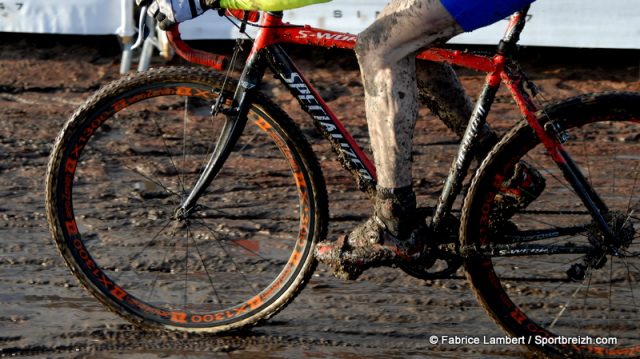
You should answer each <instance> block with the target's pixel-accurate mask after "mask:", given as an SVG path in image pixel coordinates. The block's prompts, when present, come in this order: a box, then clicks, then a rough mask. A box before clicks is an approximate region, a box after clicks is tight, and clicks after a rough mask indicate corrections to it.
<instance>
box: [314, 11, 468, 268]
mask: <svg viewBox="0 0 640 359" xmlns="http://www.w3.org/2000/svg"><path fill="white" fill-rule="evenodd" d="M460 32H462V28H461V27H459V26H458V25H457V24H456V22H455V20H453V18H452V17H451V16H450V15H449V13H448V12H447V11H446V9H445V8H444V7H443V6H442V5H441V4H440V3H439V2H438V1H430V0H408V1H407V0H398V1H391V2H390V3H389V4H388V5H387V7H385V9H384V10H383V11H382V13H381V14H380V16H379V17H378V19H377V20H376V21H375V22H374V23H373V24H372V25H371V26H370V27H368V28H367V29H366V30H365V31H364V32H362V33H361V34H360V35H359V37H358V43H357V45H356V54H357V56H358V61H359V63H360V68H361V72H362V77H363V83H364V87H365V106H366V114H367V122H368V125H369V135H370V137H371V143H372V147H373V154H374V160H375V162H376V169H377V174H378V190H377V194H376V198H375V200H374V215H373V217H371V218H370V219H368V220H367V221H366V222H365V223H363V224H361V225H359V226H358V227H356V228H355V229H354V230H353V231H352V232H351V233H350V234H349V235H348V236H347V238H344V237H343V238H341V240H339V241H338V242H337V243H335V244H333V243H321V244H320V245H319V246H318V251H317V257H318V259H320V260H321V261H323V262H325V263H327V264H330V265H332V266H333V267H334V268H335V269H336V274H337V275H340V276H343V277H348V278H353V277H356V276H357V275H359V274H360V272H361V271H362V270H364V269H366V268H369V267H373V266H379V265H388V264H392V263H395V262H397V261H406V262H410V261H412V260H414V259H415V258H419V257H420V256H421V254H422V252H423V250H424V244H423V243H422V242H421V237H422V234H421V233H422V232H421V229H422V227H423V226H421V224H420V221H419V218H418V217H417V216H416V213H415V212H416V199H415V194H414V193H413V189H412V186H411V182H412V178H411V165H412V159H411V147H412V143H411V142H412V137H413V129H414V126H415V121H416V116H417V110H418V109H417V87H416V78H415V68H416V65H415V52H416V51H417V50H418V49H420V48H422V47H425V46H428V45H431V44H432V43H434V42H436V41H445V40H447V39H449V38H450V37H452V36H454V35H456V34H458V33H460Z"/></svg>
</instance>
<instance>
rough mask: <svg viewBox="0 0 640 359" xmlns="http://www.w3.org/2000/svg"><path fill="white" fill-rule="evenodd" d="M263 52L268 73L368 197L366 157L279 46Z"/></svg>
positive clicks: (371, 177) (370, 169) (371, 176)
mask: <svg viewBox="0 0 640 359" xmlns="http://www.w3.org/2000/svg"><path fill="white" fill-rule="evenodd" d="M264 51H265V52H266V55H267V56H266V59H267V61H268V63H269V66H270V67H271V69H272V71H273V72H274V73H276V74H278V76H279V77H280V79H281V80H282V83H283V84H284V85H285V86H287V88H288V89H289V91H290V92H291V94H292V95H293V96H294V97H295V98H296V99H297V100H298V102H299V103H300V106H301V107H302V109H303V110H304V111H305V112H307V113H308V114H309V115H310V116H311V117H312V118H313V120H314V123H315V125H316V127H317V128H318V129H319V130H320V132H322V134H323V135H324V137H325V138H326V139H327V140H329V142H331V144H332V147H333V150H334V151H335V152H336V153H337V155H338V158H339V159H340V162H341V163H342V166H343V167H345V168H346V169H348V170H349V172H351V174H352V175H353V177H354V179H355V180H356V183H357V185H358V188H359V189H360V190H361V191H363V192H365V193H367V194H368V195H369V196H372V195H373V194H374V193H375V185H376V172H375V167H374V166H373V164H372V163H371V161H370V160H369V158H368V157H367V155H366V154H365V153H364V152H363V151H362V149H361V148H360V146H358V144H357V143H356V142H355V140H354V139H353V137H352V136H351V134H349V132H348V131H347V129H346V128H345V127H344V126H343V125H342V123H341V122H340V120H338V118H337V117H336V116H335V114H334V113H333V112H332V111H331V109H329V107H328V106H327V104H326V103H325V102H324V100H323V99H322V97H320V95H319V94H318V92H317V91H316V90H315V89H314V88H313V86H312V85H311V83H309V81H308V80H307V79H306V78H305V77H304V76H303V74H302V72H301V71H300V70H299V69H298V68H297V67H296V66H295V64H294V63H293V61H292V60H291V59H290V58H289V56H288V55H287V54H286V53H285V52H284V50H282V48H281V47H280V46H279V45H272V46H269V47H268V48H267V49H265V50H264Z"/></svg>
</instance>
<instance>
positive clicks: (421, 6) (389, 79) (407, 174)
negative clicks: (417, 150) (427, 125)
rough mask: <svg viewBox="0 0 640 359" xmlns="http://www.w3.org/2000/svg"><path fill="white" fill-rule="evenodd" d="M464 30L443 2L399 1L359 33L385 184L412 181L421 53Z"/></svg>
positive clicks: (369, 117) (358, 48)
mask: <svg viewBox="0 0 640 359" xmlns="http://www.w3.org/2000/svg"><path fill="white" fill-rule="evenodd" d="M462 31H463V30H462V28H461V27H460V26H458V25H457V24H456V22H455V21H454V20H453V18H452V17H451V15H449V13H448V12H447V10H446V9H445V8H444V7H443V6H442V4H441V3H440V1H438V0H397V1H391V2H390V3H389V4H388V5H387V6H386V7H385V8H384V9H383V11H382V13H381V14H380V16H379V17H378V19H377V20H376V21H375V22H374V23H373V24H372V25H371V26H369V27H368V28H367V29H366V30H364V31H363V32H362V33H361V34H359V36H358V43H357V45H356V55H357V56H358V61H359V63H360V69H361V72H362V77H363V83H364V85H365V106H366V114H367V122H368V125H369V135H370V137H371V144H372V148H373V155H374V160H375V163H376V169H377V173H378V185H379V186H381V187H385V188H400V187H407V186H410V185H411V169H412V160H411V148H412V143H411V142H412V137H413V129H414V126H415V121H416V115H417V87H416V78H415V69H416V65H415V52H416V51H417V50H418V49H420V48H422V47H425V46H429V45H431V44H433V43H435V42H441V41H446V40H447V39H449V38H451V37H452V36H454V35H456V34H459V33H461V32H462Z"/></svg>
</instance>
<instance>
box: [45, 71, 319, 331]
mask: <svg viewBox="0 0 640 359" xmlns="http://www.w3.org/2000/svg"><path fill="white" fill-rule="evenodd" d="M180 82H186V83H196V84H199V85H206V86H210V87H211V88H215V89H218V88H220V86H221V85H222V83H223V75H222V74H219V73H216V72H212V71H210V70H207V69H204V68H196V67H167V68H159V69H151V70H149V71H147V72H142V73H135V74H132V75H128V76H126V77H123V78H121V79H119V80H116V81H114V82H111V83H109V84H107V85H106V86H104V87H102V88H101V89H100V90H99V91H98V92H96V93H95V94H94V95H93V96H92V97H91V98H89V99H88V100H87V101H86V102H85V103H84V104H83V105H82V106H81V107H80V108H79V109H78V110H77V111H76V112H75V113H74V114H73V115H72V117H71V118H70V120H69V121H68V122H67V123H66V124H65V125H64V127H63V129H62V131H61V132H60V134H59V135H58V136H57V138H56V141H55V145H54V148H53V150H52V154H51V156H50V159H49V163H48V167H47V178H46V212H47V219H48V222H49V230H50V232H51V234H52V236H53V237H54V239H55V242H56V246H57V247H58V250H59V251H60V253H61V255H62V257H63V258H64V260H65V262H66V264H67V266H68V267H69V269H70V270H71V271H72V273H73V274H74V276H75V277H76V278H77V279H78V280H79V282H80V283H81V285H82V286H83V287H85V288H86V289H87V290H88V291H89V292H91V293H92V294H93V295H94V296H95V297H96V298H97V299H98V300H100V301H101V302H102V303H103V304H104V305H105V306H106V307H107V308H109V309H110V310H111V311H113V312H114V313H116V314H118V315H120V316H121V317H123V318H125V319H127V320H128V321H130V322H132V323H133V324H135V325H137V326H140V327H143V328H149V329H165V330H166V329H169V330H179V331H191V332H210V333H219V332H224V331H229V330H237V329H241V328H242V329H244V328H246V327H250V326H253V325H257V324H259V323H261V322H263V321H265V320H267V319H269V318H270V317H272V316H273V315H275V314H276V313H278V312H279V311H281V310H282V309H284V308H285V307H286V305H287V304H289V303H290V302H291V301H292V300H293V299H294V298H295V297H296V295H297V294H299V293H300V291H301V290H302V289H303V288H304V287H305V285H306V283H307V282H308V280H309V278H310V277H311V275H312V274H313V272H314V270H315V268H316V266H317V262H316V260H315V258H314V256H313V248H314V247H315V244H316V243H317V242H318V241H320V240H322V239H324V238H325V237H326V233H327V219H328V205H327V193H326V187H325V182H324V177H323V175H322V172H321V169H320V165H319V163H318V160H317V158H316V156H315V154H314V152H313V150H312V148H311V146H310V145H309V143H308V141H307V140H306V139H305V138H304V136H303V134H302V132H301V131H300V129H299V128H298V127H297V125H296V124H295V123H294V122H293V120H292V119H291V118H290V117H289V116H288V115H287V114H286V113H285V112H284V111H283V110H282V109H280V108H279V107H278V106H277V105H276V104H274V103H273V102H272V101H270V100H269V99H268V98H266V97H265V96H264V95H263V94H260V93H258V94H257V96H256V98H255V100H254V104H255V105H257V106H259V107H260V108H261V110H262V111H263V112H264V113H266V114H268V116H269V117H270V118H271V119H273V123H272V125H277V126H278V127H279V128H280V130H281V133H283V134H284V137H285V141H286V145H287V147H288V148H289V149H290V150H291V151H292V152H294V151H295V153H297V154H298V156H299V158H300V159H301V160H302V162H303V163H304V169H303V170H304V171H305V172H306V173H307V175H308V177H309V180H310V182H311V183H310V185H309V186H308V187H310V189H311V192H312V194H313V200H314V204H315V208H313V210H314V214H313V217H314V221H315V222H314V223H315V225H314V228H313V232H314V233H313V238H312V239H313V243H312V244H311V249H310V251H309V253H308V256H307V258H306V259H305V260H304V263H303V264H302V266H303V267H304V268H303V269H302V270H301V271H300V273H298V274H297V276H296V279H295V281H294V283H293V284H292V285H290V286H289V288H288V289H287V290H286V292H284V293H283V294H282V295H281V296H280V297H279V298H278V299H276V300H275V301H274V302H273V303H271V304H270V305H269V306H268V307H266V308H264V309H262V310H261V311H260V312H258V313H256V314H254V315H252V316H251V317H249V318H246V319H244V320H242V321H240V322H235V323H232V324H230V325H225V326H212V327H208V328H189V327H178V326H167V325H164V324H162V323H157V322H155V321H150V320H148V319H147V318H143V317H140V316H138V315H134V314H132V313H130V312H129V311H127V310H125V309H123V307H122V306H120V305H118V304H117V303H114V302H113V301H112V300H111V299H109V298H108V297H106V296H105V295H104V294H103V293H102V291H100V290H99V289H97V288H96V287H95V286H94V285H93V284H92V283H91V281H90V280H89V279H87V277H86V276H85V275H84V274H83V272H82V271H81V269H79V268H78V265H77V264H76V262H75V260H74V256H73V255H72V253H71V252H70V249H69V248H68V246H69V243H68V242H67V240H66V238H65V236H64V234H63V231H62V229H61V223H60V222H59V216H58V215H57V208H58V199H57V197H56V193H55V192H56V189H57V188H58V184H59V183H58V181H59V179H58V173H59V171H60V166H61V163H62V161H63V160H64V158H63V157H64V153H65V148H66V147H67V146H69V144H70V142H71V141H72V140H73V139H72V137H73V136H74V134H75V132H76V131H77V130H78V129H79V128H80V127H81V126H82V125H83V121H84V119H85V118H87V116H88V115H89V114H90V113H91V112H92V111H95V110H96V109H97V108H99V107H100V106H101V104H102V103H105V102H108V101H109V99H110V98H112V97H114V96H117V95H119V94H122V93H125V92H127V91H131V90H135V89H137V88H140V87H144V86H148V85H160V84H163V83H180ZM236 86H237V83H236V82H235V81H234V80H228V81H227V85H226V89H227V91H233V89H235V88H236ZM231 95H232V94H231Z"/></svg>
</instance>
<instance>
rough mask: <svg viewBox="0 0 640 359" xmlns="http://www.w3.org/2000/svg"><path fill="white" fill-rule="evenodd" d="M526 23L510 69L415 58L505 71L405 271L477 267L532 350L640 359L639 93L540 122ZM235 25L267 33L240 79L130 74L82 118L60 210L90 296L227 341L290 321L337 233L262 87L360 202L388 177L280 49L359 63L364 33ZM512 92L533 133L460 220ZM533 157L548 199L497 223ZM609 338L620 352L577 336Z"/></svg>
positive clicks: (55, 215)
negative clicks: (499, 99) (302, 115)
mask: <svg viewBox="0 0 640 359" xmlns="http://www.w3.org/2000/svg"><path fill="white" fill-rule="evenodd" d="M527 11H528V8H525V9H524V10H522V11H520V12H517V13H515V14H514V15H513V16H512V18H511V21H510V23H509V26H508V30H507V32H506V34H505V36H504V38H503V39H502V40H501V41H500V44H499V46H498V49H497V51H496V54H495V55H493V56H485V55H482V54H475V53H467V52H462V51H458V50H448V49H435V48H434V49H428V50H424V51H422V52H420V53H419V54H418V55H417V58H419V59H422V60H429V61H440V62H446V63H449V64H452V65H457V66H462V67H466V68H470V69H473V70H476V71H480V72H485V73H487V74H488V75H487V79H486V83H485V85H484V87H483V90H482V93H481V95H480V98H479V99H478V104H477V106H476V108H475V110H474V113H473V115H472V117H471V119H470V121H469V125H468V127H467V130H466V132H465V134H464V137H463V138H462V141H461V145H460V148H459V150H458V154H457V156H456V158H455V159H454V160H453V163H452V165H451V168H450V174H449V176H448V177H447V180H446V183H445V186H444V189H443V191H442V193H441V195H440V198H439V201H438V203H437V206H436V207H435V208H432V209H429V210H428V211H427V212H428V213H427V214H428V215H429V216H430V218H431V220H430V223H429V225H430V228H431V232H432V236H433V238H429V241H430V242H429V243H430V252H429V256H428V258H425V260H424V263H422V264H421V267H412V268H403V269H404V270H405V271H406V272H408V273H409V274H412V275H414V276H417V277H419V278H447V277H449V276H451V275H452V274H454V273H455V272H456V271H457V270H458V269H459V268H460V267H461V266H462V265H464V268H465V273H466V276H467V278H468V280H469V281H470V283H471V285H472V287H473V288H474V292H475V294H476V296H477V297H478V299H479V301H480V303H481V304H482V306H483V307H484V308H485V309H486V310H487V312H488V313H489V315H490V316H491V317H492V318H493V319H494V321H496V323H497V324H499V325H500V326H501V327H502V328H503V329H505V330H506V331H507V332H508V333H509V334H510V335H512V336H515V337H523V338H525V339H526V340H525V341H524V342H525V343H526V345H527V346H528V347H529V348H531V349H533V350H536V351H539V352H542V353H545V354H547V355H556V356H565V355H571V356H586V357H635V356H638V355H640V345H639V344H638V343H637V335H636V334H635V333H636V331H637V328H638V326H637V322H638V320H637V319H638V309H637V307H635V300H636V299H635V296H636V294H638V295H640V292H638V291H637V290H636V289H635V288H634V282H635V281H637V280H638V278H639V276H640V274H638V272H639V271H640V269H639V268H638V266H637V265H636V264H633V263H631V262H632V261H633V260H634V259H635V258H637V257H638V254H640V251H638V249H637V246H638V243H636V242H637V241H636V238H637V234H636V230H637V229H636V228H637V225H636V224H635V222H636V221H638V220H640V218H638V216H636V215H635V211H636V210H637V209H638V208H639V204H638V203H637V201H634V198H635V192H636V188H635V187H636V184H637V180H638V174H639V173H640V171H638V164H637V162H638V160H640V157H638V156H636V155H634V154H633V153H634V152H633V151H634V150H637V149H638V147H639V144H638V140H639V138H640V136H638V135H637V134H638V133H640V132H638V131H637V130H638V128H637V127H635V126H640V94H637V93H602V94H593V95H584V96H579V97H575V98H571V99H568V100H565V101H562V102H559V103H555V104H552V105H547V106H545V107H543V108H539V107H538V105H536V103H535V101H534V97H535V95H536V87H535V86H534V85H533V84H532V83H531V81H529V80H528V79H527V77H526V75H525V74H524V72H523V71H522V70H521V69H520V67H519V66H518V65H517V63H516V62H515V61H514V60H513V58H512V54H513V53H514V51H515V49H516V43H517V41H518V38H519V35H520V33H521V31H522V30H523V28H524V25H525V17H526V14H527ZM233 14H234V16H236V17H237V18H238V19H241V20H242V22H241V25H240V27H241V30H242V29H243V28H244V27H246V26H247V25H249V24H254V25H255V24H259V25H257V26H259V27H260V29H259V32H258V35H257V36H256V38H255V41H254V42H253V47H252V50H251V53H250V54H249V57H248V59H247V61H246V64H245V67H244V70H243V72H242V75H241V77H240V79H239V80H238V81H234V80H229V79H227V76H225V75H224V74H222V73H220V72H213V71H210V70H208V69H205V68H162V69H153V70H151V71H149V72H146V73H140V74H135V75H131V76H129V77H125V78H122V79H120V80H117V81H115V82H113V83H111V84H109V85H107V86H105V87H103V88H102V89H101V90H99V91H98V92H97V93H96V94H95V95H93V96H92V97H91V98H90V99H89V100H88V101H87V102H86V103H85V104H84V105H83V106H82V107H80V108H79V109H78V110H77V111H76V112H75V113H74V114H73V116H72V117H71V119H70V120H69V121H68V122H67V123H66V125H65V126H64V128H63V130H62V132H61V133H60V135H59V136H58V138H57V140H56V143H55V147H54V150H53V152H52V154H51V157H50V162H49V166H48V172H47V184H46V188H47V195H46V199H47V215H48V220H49V226H50V231H51V233H52V235H53V237H54V238H55V241H56V244H57V246H58V248H59V250H60V253H61V254H62V256H63V258H64V259H65V261H66V263H67V265H68V266H69V268H70V269H71V271H72V272H73V273H74V275H75V276H76V277H77V278H78V279H79V280H80V282H81V283H82V284H83V285H84V286H85V287H86V288H87V289H88V290H89V292H91V294H93V295H94V296H95V297H96V298H97V299H99V300H100V301H101V302H102V303H104V304H105V305H106V306H107V307H108V308H109V309H111V310H112V311H114V312H115V313H117V314H119V315H120V316H122V317H124V318H125V319H127V320H129V321H131V322H133V323H135V324H137V325H139V326H143V327H149V328H159V329H171V330H183V331H192V332H197V331H202V332H212V333H219V332H223V331H228V330H233V329H239V328H244V327H247V326H250V325H255V324H256V323H258V322H260V321H262V320H266V319H268V318H269V317H271V316H273V315H274V314H276V313H277V312H278V311H280V310H282V309H283V308H284V306H285V305H286V304H288V303H289V302H290V301H291V300H292V299H293V298H294V297H295V295H296V294H297V293H298V292H299V291H300V290H302V288H303V287H304V285H305V283H306V282H307V281H308V279H309V278H310V276H311V274H312V273H313V271H314V268H315V266H316V262H315V260H314V258H313V248H314V245H315V244H316V243H317V242H318V241H319V240H321V239H323V238H324V237H325V236H326V233H327V225H328V223H327V222H328V209H327V208H328V205H327V202H328V198H327V193H326V188H325V182H324V177H323V175H322V172H321V169H320V166H319V164H318V160H317V159H316V157H315V155H314V152H313V150H312V148H311V146H310V145H309V143H308V142H307V140H306V139H305V137H304V136H303V135H302V133H301V131H300V129H299V128H298V127H297V125H296V124H294V122H293V121H292V120H291V118H289V116H288V115H287V114H286V113H285V112H284V111H282V110H281V109H280V108H279V107H278V106H277V105H276V104H274V103H273V102H271V101H270V100H269V99H268V98H267V97H266V96H265V95H263V94H262V93H260V92H259V87H260V86H259V85H260V83H261V79H262V78H263V76H264V74H265V70H266V68H269V69H271V71H272V72H273V73H274V74H275V75H276V76H277V77H278V79H279V80H280V81H281V82H282V84H283V85H284V86H285V87H286V88H287V89H288V90H289V91H290V92H291V93H292V95H293V96H294V97H295V98H297V99H298V101H299V103H300V105H301V107H302V108H303V109H304V110H305V111H306V112H307V113H309V115H310V116H311V117H312V119H313V122H314V124H315V125H316V127H317V128H318V129H319V130H320V132H321V133H322V134H323V135H324V137H325V138H326V139H327V140H329V141H330V143H331V145H332V148H333V149H334V151H335V152H336V154H337V156H338V158H339V160H340V162H341V163H342V165H343V167H344V168H345V169H347V170H348V171H349V172H350V173H351V175H352V176H353V178H354V180H355V182H356V183H357V185H358V188H359V189H360V190H362V191H363V192H364V193H367V194H369V195H371V194H372V193H373V190H374V186H375V177H376V176H375V169H374V167H373V165H372V163H371V162H370V161H369V160H368V159H367V157H366V155H365V154H364V152H363V151H362V149H361V148H360V147H359V146H358V145H357V144H356V142H355V140H354V139H353V137H352V136H351V135H350V134H349V132H348V131H347V130H346V128H345V127H344V126H343V125H342V124H341V122H340V121H339V120H338V119H337V117H336V116H335V114H334V113H333V112H332V111H331V110H330V109H329V107H328V106H327V105H326V103H325V102H324V101H323V100H322V98H321V97H320V96H319V94H318V91H316V90H315V89H314V88H313V86H312V85H311V83H310V82H309V81H308V80H307V79H306V78H305V77H304V75H303V74H302V72H301V71H300V70H299V69H298V68H297V67H296V66H295V63H294V62H293V61H292V60H291V59H290V58H289V57H288V55H287V54H286V53H285V51H284V50H283V48H282V47H281V44H282V43H294V44H307V45H313V46H321V47H338V48H343V49H352V48H353V46H354V44H355V40H356V37H355V36H353V35H350V34H345V33H339V32H333V31H328V30H322V29H316V28H312V27H309V26H296V25H290V24H285V23H283V22H282V13H281V12H276V13H257V12H240V13H238V12H234V13H233ZM169 38H170V40H171V42H172V43H173V46H174V48H175V49H176V51H177V53H178V54H180V55H181V56H182V57H184V58H185V59H187V60H188V61H190V62H193V63H197V64H202V65H205V66H207V67H211V68H213V69H215V70H218V71H221V70H223V69H224V66H225V61H226V59H225V58H224V57H223V56H219V55H214V54H208V53H204V52H201V51H198V50H193V49H191V48H189V47H188V46H187V45H186V44H185V43H184V42H183V41H182V40H181V39H180V37H179V31H178V28H177V27H175V28H174V29H172V30H171V31H170V32H169ZM236 54H237V52H236V53H234V57H233V58H232V63H233V62H234V61H233V60H234V59H235V56H236ZM501 83H504V84H505V86H506V87H507V88H508V90H509V91H510V92H511V94H512V95H513V98H514V100H515V102H516V103H517V105H518V107H519V110H520V112H521V114H522V116H523V119H524V120H523V121H521V122H520V123H518V124H517V125H516V126H514V127H513V128H512V129H511V130H510V131H509V132H508V133H507V134H506V135H504V136H503V137H502V139H501V140H500V142H499V143H498V144H497V145H496V146H495V147H494V148H493V149H492V150H491V151H490V153H489V154H488V156H487V157H486V158H485V160H484V161H483V162H482V164H481V166H480V167H479V168H478V169H477V170H476V172H475V173H474V175H473V179H472V180H471V183H470V187H469V188H468V191H467V193H466V196H465V198H464V202H463V205H462V214H461V216H460V217H459V218H458V217H457V216H455V215H454V214H452V213H453V212H452V208H453V203H454V200H455V198H456V197H457V196H458V195H459V194H460V193H461V192H462V184H463V180H464V178H465V177H466V174H467V172H468V170H469V169H470V166H471V161H472V159H471V158H472V156H471V154H470V153H471V151H472V149H473V145H474V141H475V140H476V137H477V134H478V131H479V128H481V127H482V125H483V124H484V123H485V121H486V118H487V114H488V112H489V109H490V107H491V104H492V102H493V100H494V98H495V94H496V91H497V90H498V88H499V86H500V85H501ZM234 88H235V92H232V89H234ZM161 112H162V113H163V114H161ZM216 138H217V139H216ZM602 144H606V146H602ZM569 153H571V154H572V155H571V156H570V155H569ZM596 155H597V157H596V158H593V156H596ZM605 157H606V158H609V160H608V161H609V162H604V160H603V158H605ZM521 160H525V161H527V162H528V163H530V164H532V165H534V167H535V168H537V169H538V170H540V171H541V173H542V174H543V176H544V177H545V178H546V179H547V185H546V188H545V190H544V192H543V193H542V194H541V195H540V196H539V197H538V198H537V199H536V200H535V201H534V202H533V203H532V204H530V205H529V206H528V207H527V208H526V209H524V210H521V211H519V212H518V213H516V214H514V215H513V216H511V217H510V218H509V219H508V220H507V221H504V220H499V219H497V217H496V213H497V212H498V211H499V209H498V208H497V206H498V205H497V203H498V199H499V198H500V197H501V196H507V195H508V193H504V192H503V190H504V188H505V187H508V186H507V183H508V182H509V181H510V180H511V179H512V178H511V176H513V174H514V167H515V166H516V164H517V163H519V161H521ZM603 163H612V164H620V166H617V167H616V168H617V169H618V170H619V172H614V173H606V176H600V175H601V174H602V173H600V172H597V171H592V166H594V165H596V164H597V165H598V166H600V165H602V164H603ZM596 189H597V190H596ZM623 195H626V196H623ZM132 233H135V235H134V236H132V235H131V234H132ZM458 237H459V240H458ZM614 287H615V289H616V290H615V292H614ZM534 295H535V296H538V297H542V298H543V299H544V302H542V303H539V302H536V301H535V298H537V297H534ZM604 335H608V336H612V335H616V336H619V337H618V339H617V340H618V341H619V342H618V343H613V344H611V343H610V344H606V345H600V344H594V342H586V343H585V342H578V341H580V340H581V339H580V338H592V339H593V338H596V337H599V336H604ZM554 338H556V339H555V341H553V340H554ZM558 338H560V339H558ZM562 338H564V339H566V340H562ZM572 338H573V339H572ZM538 339H539V340H538ZM543 339H544V340H545V341H544V343H542V340H543ZM550 341H551V342H550Z"/></svg>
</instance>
